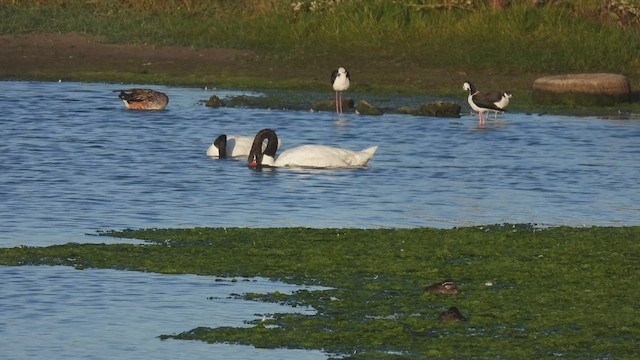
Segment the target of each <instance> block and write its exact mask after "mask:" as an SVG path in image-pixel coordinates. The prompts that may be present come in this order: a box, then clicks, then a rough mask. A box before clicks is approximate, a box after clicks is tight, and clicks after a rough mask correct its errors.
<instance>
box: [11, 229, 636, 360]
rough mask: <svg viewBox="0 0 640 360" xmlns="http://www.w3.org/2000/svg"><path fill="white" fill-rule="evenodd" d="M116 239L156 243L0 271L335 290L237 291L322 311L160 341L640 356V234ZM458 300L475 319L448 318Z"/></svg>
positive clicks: (52, 256)
mask: <svg viewBox="0 0 640 360" xmlns="http://www.w3.org/2000/svg"><path fill="white" fill-rule="evenodd" d="M105 235H109V236H115V237H124V238H138V239H144V240H147V241H148V242H149V243H148V244H147V245H131V244H112V245H105V244H67V245H57V246H50V247H44V248H33V247H18V248H11V249H0V264H3V265H44V264H47V265H66V266H74V267H76V268H78V269H87V268H110V269H121V270H134V271H148V272H157V273H166V274H175V273H190V274H200V275H208V276H225V277H227V276H230V277H253V276H262V277H266V278H269V279H273V280H282V281H286V282H292V283H297V284H302V283H304V284H311V285H322V286H326V287H329V288H330V289H328V290H323V291H311V292H310V291H306V290H303V291H298V292H296V293H293V294H291V295H287V294H282V293H278V292H275V293H268V294H255V293H248V294H241V295H238V297H239V298H244V299H249V300H254V301H267V302H278V303H284V304H290V305H294V306H307V305H309V306H313V307H314V308H315V309H317V310H318V314H317V315H303V314H275V315H274V317H273V319H268V320H267V321H265V322H262V321H259V320H255V321H254V320H251V319H247V320H250V323H249V326H248V327H238V328H235V327H220V328H210V327H200V328H196V329H184V332H181V333H178V334H152V335H159V336H161V338H162V339H167V338H175V339H185V340H201V341H207V342H215V343H218V342H229V343H238V344H247V345H254V346H257V347H265V348H281V347H282V348H295V349H298V348H303V349H321V350H324V351H326V352H328V353H330V354H334V355H336V356H339V355H348V356H350V357H349V358H353V359H371V358H376V359H396V358H398V359H400V358H402V359H425V358H496V357H500V358H507V359H539V358H547V357H553V356H554V354H555V356H562V357H563V358H571V359H585V358H591V359H593V358H620V359H623V358H629V359H630V358H636V357H638V355H640V351H639V350H638V349H637V344H638V341H640V326H639V325H640V319H639V318H638V317H637V316H636V314H637V312H638V310H640V309H639V308H638V301H637V294H638V293H639V291H640V265H639V264H640V262H639V260H640V258H639V254H640V241H638V240H640V227H620V228H609V227H593V228H570V227H559V228H552V229H547V230H540V229H536V228H535V227H532V226H530V225H508V224H505V225H495V226H484V227H470V228H458V229H428V228H420V229H375V230H359V229H301V228H284V229H248V228H244V229H238V228H230V229H222V228H195V229H182V230H181V229H149V230H139V231H134V230H126V231H122V232H107V233H105ZM447 278H449V279H453V280H455V281H456V282H458V284H459V288H460V289H461V293H460V294H457V295H433V294H426V293H424V292H423V291H422V288H423V287H424V286H425V285H428V284H431V283H435V282H438V281H442V280H443V279H447ZM487 282H491V283H492V285H491V286H488V285H487ZM450 306H456V307H458V308H459V309H460V311H461V312H462V313H463V314H464V315H465V316H466V317H467V318H468V321H467V322H464V323H441V322H439V321H438V320H437V316H438V314H439V313H440V312H442V311H444V310H446V309H447V308H448V307H450ZM212 311H213V310H212ZM398 354H402V355H398Z"/></svg>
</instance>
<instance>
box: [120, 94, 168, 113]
mask: <svg viewBox="0 0 640 360" xmlns="http://www.w3.org/2000/svg"><path fill="white" fill-rule="evenodd" d="M118 91H119V92H120V95H118V97H119V98H120V99H122V102H124V106H125V107H126V108H127V109H129V110H162V109H164V108H165V107H167V104H168V103H169V97H168V96H167V95H166V94H165V93H161V92H159V91H155V90H151V89H128V90H114V92H118Z"/></svg>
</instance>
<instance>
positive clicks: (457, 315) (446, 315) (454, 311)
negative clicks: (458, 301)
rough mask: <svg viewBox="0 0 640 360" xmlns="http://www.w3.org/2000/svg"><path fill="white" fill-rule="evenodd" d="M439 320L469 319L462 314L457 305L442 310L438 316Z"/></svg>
mask: <svg viewBox="0 0 640 360" xmlns="http://www.w3.org/2000/svg"><path fill="white" fill-rule="evenodd" d="M438 320H440V321H443V322H453V321H467V319H466V318H465V317H464V316H462V313H461V312H460V310H458V308H457V307H455V306H452V307H450V308H449V310H447V311H443V312H441V313H440V315H439V316H438Z"/></svg>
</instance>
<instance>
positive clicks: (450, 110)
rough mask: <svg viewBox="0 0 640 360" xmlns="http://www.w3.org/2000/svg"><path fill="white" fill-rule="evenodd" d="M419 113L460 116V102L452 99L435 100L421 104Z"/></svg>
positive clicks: (435, 115)
mask: <svg viewBox="0 0 640 360" xmlns="http://www.w3.org/2000/svg"><path fill="white" fill-rule="evenodd" d="M417 115H423V116H434V117H449V118H451V117H456V118H457V117H460V104H458V103H455V102H452V101H435V102H432V103H425V104H422V105H420V107H419V108H418V111H417Z"/></svg>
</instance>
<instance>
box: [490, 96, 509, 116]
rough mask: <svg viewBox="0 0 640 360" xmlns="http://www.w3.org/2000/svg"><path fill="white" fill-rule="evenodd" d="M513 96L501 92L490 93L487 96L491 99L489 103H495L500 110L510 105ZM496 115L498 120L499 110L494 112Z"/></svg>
mask: <svg viewBox="0 0 640 360" xmlns="http://www.w3.org/2000/svg"><path fill="white" fill-rule="evenodd" d="M511 97H512V94H511V93H510V92H506V91H503V92H499V91H494V92H490V93H488V94H487V99H489V101H491V102H493V103H494V104H495V105H496V106H497V107H499V108H500V109H503V110H504V108H506V107H507V105H509V100H511ZM492 111H493V113H494V117H493V118H494V119H497V118H498V112H499V111H497V110H492Z"/></svg>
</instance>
